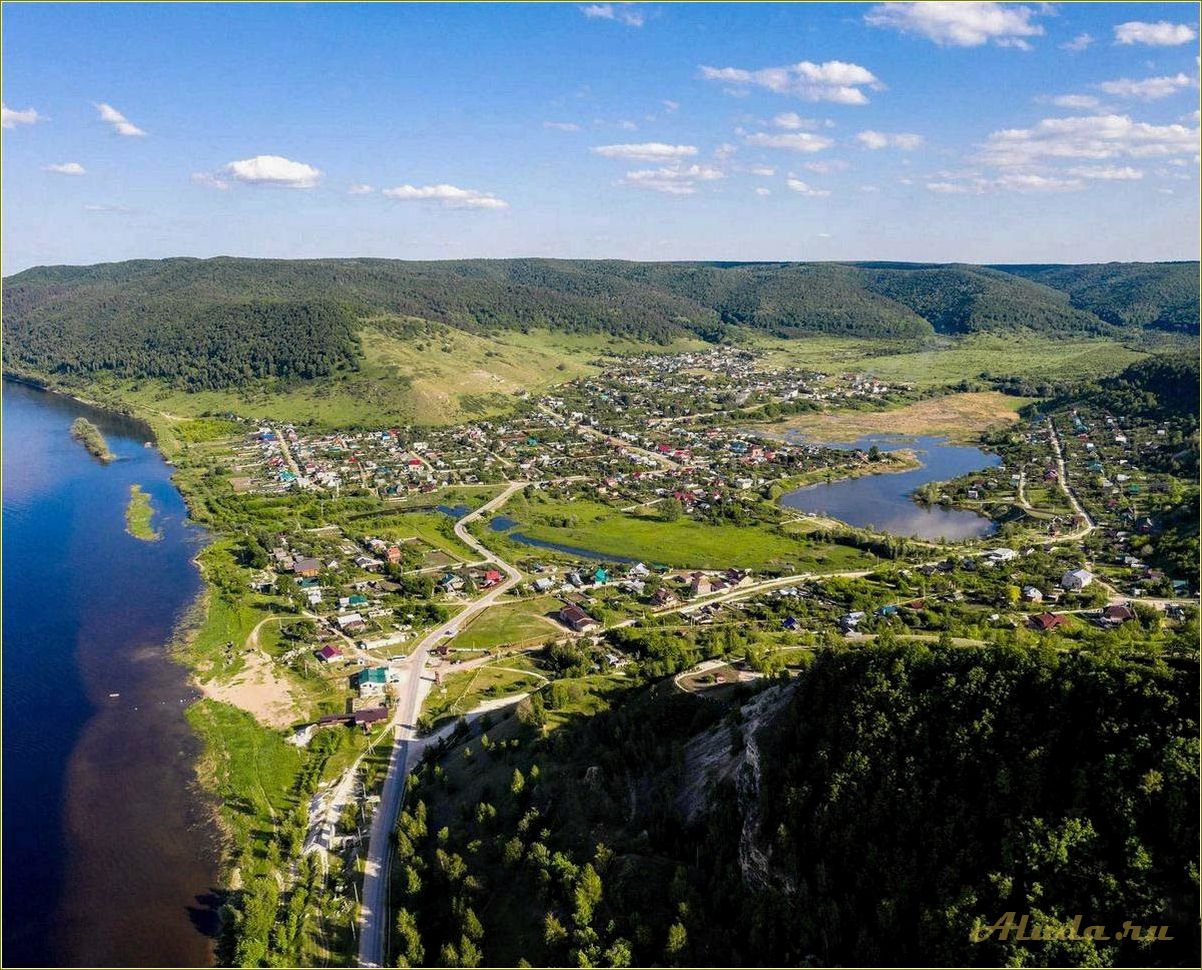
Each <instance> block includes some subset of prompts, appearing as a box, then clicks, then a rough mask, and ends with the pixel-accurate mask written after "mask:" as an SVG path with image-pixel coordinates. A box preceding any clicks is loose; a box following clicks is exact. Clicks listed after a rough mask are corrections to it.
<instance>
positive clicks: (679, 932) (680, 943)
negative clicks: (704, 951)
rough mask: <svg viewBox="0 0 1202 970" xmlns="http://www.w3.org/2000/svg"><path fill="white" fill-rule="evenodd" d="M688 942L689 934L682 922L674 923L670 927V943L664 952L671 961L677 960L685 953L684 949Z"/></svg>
mask: <svg viewBox="0 0 1202 970" xmlns="http://www.w3.org/2000/svg"><path fill="white" fill-rule="evenodd" d="M688 942H689V934H688V931H687V930H686V929H685V928H684V924H683V923H680V922H676V923H673V924H672V925H671V926H669V927H668V942H667V945H666V946H665V947H664V951H665V952H666V953H667V954H668V958H669V959H670V960H675V959H676V958H678V957H679V956H680V955H681V953H683V952H684V948H685V946H686V945H687V944H688Z"/></svg>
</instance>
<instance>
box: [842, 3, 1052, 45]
mask: <svg viewBox="0 0 1202 970" xmlns="http://www.w3.org/2000/svg"><path fill="white" fill-rule="evenodd" d="M1038 13H1039V11H1037V10H1035V9H1033V8H1032V7H1023V6H1015V5H1013V4H1008V3H1007V4H1003V3H976V2H953V3H882V4H878V5H877V6H875V7H873V8H872V9H871V10H869V11H868V13H866V14H865V15H864V20H865V21H866V22H867V23H869V24H870V25H872V26H873V27H886V28H889V29H891V30H898V31H901V32H902V33H905V34H918V35H919V36H921V37H926V38H927V39H928V40H932V41H934V42H935V43H936V44H939V45H940V46H945V45H946V46H950V47H980V46H981V45H982V44H988V43H993V44H996V45H997V46H998V47H1018V48H1020V49H1022V50H1030V49H1031V45H1030V44H1029V43H1028V42H1027V40H1026V38H1028V37H1039V36H1040V35H1042V34H1043V27H1042V26H1041V25H1039V24H1037V23H1034V22H1033V21H1032V18H1034V17H1035V16H1037V15H1038Z"/></svg>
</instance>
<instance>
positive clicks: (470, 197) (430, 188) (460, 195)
mask: <svg viewBox="0 0 1202 970" xmlns="http://www.w3.org/2000/svg"><path fill="white" fill-rule="evenodd" d="M384 195H386V196H387V197H388V198H390V199H398V200H400V201H401V202H433V203H436V204H438V205H441V206H443V207H444V208H447V209H507V208H509V203H508V202H506V201H505V200H504V199H498V198H497V197H496V196H495V195H493V194H492V193H491V192H478V191H477V190H476V189H461V188H459V187H458V186H455V185H446V184H439V185H398V186H396V187H395V188H391V189H385V190H384Z"/></svg>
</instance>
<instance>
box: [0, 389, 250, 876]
mask: <svg viewBox="0 0 1202 970" xmlns="http://www.w3.org/2000/svg"><path fill="white" fill-rule="evenodd" d="M3 380H5V381H12V382H13V383H14V384H19V385H21V386H24V387H28V388H31V389H32V390H35V391H38V392H40V393H42V394H50V395H54V396H56V397H61V398H66V399H68V400H71V401H75V402H76V403H78V404H82V405H84V406H85V407H89V408H92V409H95V410H97V411H103V412H105V413H108V414H113V415H117V416H119V417H122V418H127V419H131V420H134V421H137V422H138V423H140V424H142V425H143V426H144V428H145V430H146V431H147V432H148V433H149V435H150V438H151V440H152V441H153V444H154V449H155V451H156V452H158V454H159V457H160V458H161V459H162V460H163V462H164V463H165V464H166V465H167V467H168V468H169V469H170V474H169V476H168V480H169V481H170V482H171V486H172V488H174V489H175V491H176V492H177V493H178V494H179V496H180V499H181V501H182V502H183V503H184V506H185V508H186V510H187V513H188V514H187V516H186V518H185V520H184V523H183V524H184V525H185V526H186V527H190V528H192V529H194V530H198V531H201V532H203V533H204V535H205V539H204V541H203V542H202V543H200V548H198V549H197V550H196V552H195V553H194V554H193V555H191V556H189V557H188V561H189V562H190V563H191V565H192V566H193V568H195V570H196V574H197V576H198V578H199V580H200V586H201V588H200V590H199V591H198V592H197V594H196V596H195V597H194V598H193V600H192V602H191V603H190V604H189V605H188V606H187V607H185V609H184V611H183V612H182V613H181V614H180V617H179V619H178V620H177V621H176V623H175V625H174V627H173V629H172V631H171V634H170V636H169V637H168V638H167V639H166V640H165V641H164V642H163V643H161V644H159V645H158V649H160V650H161V651H162V655H163V657H164V658H165V659H166V660H167V661H168V662H169V663H172V664H175V665H177V666H179V667H180V668H181V669H182V670H183V672H184V674H185V680H186V683H187V685H188V687H190V688H191V689H192V690H194V691H195V692H196V696H195V697H194V698H193V699H192V701H191V703H189V704H188V705H187V707H186V708H185V709H184V723H185V724H186V725H187V730H188V733H189V736H190V737H191V738H192V739H193V740H194V741H195V743H196V745H197V750H198V754H197V756H196V757H195V758H194V759H192V760H191V761H190V762H189V769H190V773H191V775H192V776H193V777H192V782H191V784H190V786H189V787H190V788H193V786H194V788H193V790H194V792H199V793H200V794H201V796H202V798H203V801H204V803H205V804H204V808H203V812H202V814H203V815H204V816H205V818H206V820H207V821H208V822H210V823H211V824H212V825H213V829H214V835H215V836H216V843H217V845H218V846H219V852H218V855H217V867H218V874H219V876H220V877H221V879H222V880H223V881H225V882H227V883H232V877H233V875H234V874H235V871H234V870H233V869H231V867H230V861H231V856H230V846H231V839H232V833H231V831H230V828H229V825H228V824H227V822H226V820H225V819H224V818H223V816H222V814H221V808H220V805H219V804H218V802H217V798H216V795H217V790H216V785H215V784H214V783H213V780H212V778H211V777H206V775H205V772H204V767H205V764H206V761H207V760H208V759H209V758H210V754H211V752H210V747H209V744H208V742H207V740H206V739H205V737H204V736H203V735H202V734H201V733H200V732H199V731H198V730H197V729H196V727H195V725H194V724H193V723H192V720H191V719H190V718H189V717H188V716H187V714H188V711H190V710H191V709H192V708H194V707H195V706H196V705H197V704H198V703H200V702H201V701H203V700H204V699H205V698H206V697H207V696H208V695H207V694H206V692H205V690H204V686H203V684H202V682H201V680H200V678H199V676H198V670H197V668H196V666H195V665H194V664H193V663H190V662H189V659H190V658H189V657H188V656H187V644H188V643H189V642H190V641H191V640H193V639H194V638H195V637H196V636H197V635H198V634H199V632H200V630H201V629H202V628H203V626H204V624H205V622H206V620H207V618H208V610H209V603H210V600H211V598H212V596H213V593H214V587H213V585H212V583H211V582H210V581H209V578H208V575H207V573H206V571H205V568H204V563H203V561H202V557H203V556H204V553H205V551H206V550H207V549H208V548H209V547H210V546H211V545H212V543H213V541H214V539H213V536H212V535H211V534H210V533H209V531H208V530H207V529H205V527H204V526H202V525H201V524H200V523H199V522H197V521H196V520H195V519H194V518H193V517H192V512H193V499H192V497H191V496H190V495H189V493H188V491H187V490H186V489H184V488H183V487H182V486H181V485H180V483H179V469H178V468H177V467H176V466H175V463H174V462H173V461H172V460H171V455H170V454H169V453H168V451H167V450H166V449H165V448H164V447H163V444H162V439H161V436H160V435H159V429H158V428H157V427H156V425H155V423H154V422H153V421H152V420H149V419H148V418H147V417H146V416H145V415H144V414H143V413H142V412H141V411H140V410H139V409H138V408H134V407H128V406H123V407H118V406H116V405H114V404H111V403H107V402H104V401H98V400H95V399H92V398H86V397H83V396H82V395H80V394H77V393H75V392H74V391H69V390H66V389H63V388H61V387H59V386H56V385H54V384H51V383H49V382H45V381H40V380H38V379H35V378H30V377H26V376H21V375H16V374H12V373H10V372H8V371H5V372H4V374H3ZM222 888H223V889H225V890H228V889H230V888H232V885H227V886H224V887H222Z"/></svg>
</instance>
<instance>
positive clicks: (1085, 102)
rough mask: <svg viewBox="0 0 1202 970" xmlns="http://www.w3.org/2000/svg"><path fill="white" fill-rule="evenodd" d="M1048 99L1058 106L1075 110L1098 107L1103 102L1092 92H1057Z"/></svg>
mask: <svg viewBox="0 0 1202 970" xmlns="http://www.w3.org/2000/svg"><path fill="white" fill-rule="evenodd" d="M1036 100H1040V99H1036ZM1046 100H1047V101H1048V103H1049V104H1054V105H1055V106H1056V107H1057V108H1073V109H1075V110H1083V111H1088V110H1090V109H1091V108H1096V107H1097V106H1098V105H1099V104H1101V102H1100V101H1098V99H1097V98H1095V97H1094V96H1093V95H1092V94H1057V95H1056V96H1054V97H1051V98H1048V99H1046Z"/></svg>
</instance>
